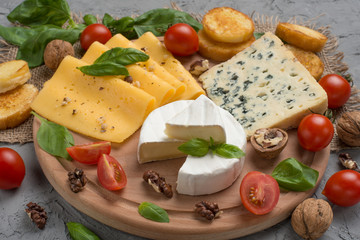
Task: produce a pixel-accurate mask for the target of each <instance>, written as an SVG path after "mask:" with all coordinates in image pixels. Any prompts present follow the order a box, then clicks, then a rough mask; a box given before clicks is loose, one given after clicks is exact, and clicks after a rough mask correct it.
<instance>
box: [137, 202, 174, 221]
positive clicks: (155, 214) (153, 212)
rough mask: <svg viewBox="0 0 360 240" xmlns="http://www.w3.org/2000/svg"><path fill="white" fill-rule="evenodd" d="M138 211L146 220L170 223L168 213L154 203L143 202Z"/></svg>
mask: <svg viewBox="0 0 360 240" xmlns="http://www.w3.org/2000/svg"><path fill="white" fill-rule="evenodd" d="M138 211H139V213H140V215H141V216H143V217H144V218H146V219H150V220H152V221H155V222H169V221H170V220H169V216H168V214H167V212H166V211H165V210H164V209H162V208H161V207H159V206H157V205H155V204H153V203H149V202H142V203H141V204H140V205H139V208H138Z"/></svg>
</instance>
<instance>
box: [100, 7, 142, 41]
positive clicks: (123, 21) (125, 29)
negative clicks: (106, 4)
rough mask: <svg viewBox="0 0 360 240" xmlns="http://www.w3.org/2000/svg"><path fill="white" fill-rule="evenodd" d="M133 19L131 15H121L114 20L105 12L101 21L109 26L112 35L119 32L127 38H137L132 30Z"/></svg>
mask: <svg viewBox="0 0 360 240" xmlns="http://www.w3.org/2000/svg"><path fill="white" fill-rule="evenodd" d="M134 22H135V21H134V19H133V18H132V17H123V18H120V19H119V20H115V19H114V18H113V17H111V16H110V15H109V14H107V13H105V15H104V18H103V21H102V23H103V24H104V25H105V26H106V27H107V28H109V30H110V31H111V33H112V35H115V34H117V33H121V34H122V35H124V36H125V37H126V38H128V39H133V38H137V35H136V33H135V31H134Z"/></svg>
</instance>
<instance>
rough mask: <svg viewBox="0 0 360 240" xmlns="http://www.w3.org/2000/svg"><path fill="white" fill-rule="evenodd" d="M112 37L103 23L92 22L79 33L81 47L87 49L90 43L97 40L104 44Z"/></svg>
mask: <svg viewBox="0 0 360 240" xmlns="http://www.w3.org/2000/svg"><path fill="white" fill-rule="evenodd" d="M111 37H112V35H111V32H110V30H109V29H108V28H107V27H106V26H105V25H103V24H100V23H94V24H90V25H89V26H87V27H86V28H85V29H84V31H83V32H82V33H81V35H80V44H81V47H82V48H83V49H85V50H87V49H88V48H89V47H90V45H91V44H92V43H93V42H95V41H98V42H100V43H103V44H105V43H106V42H107V41H108V40H109V39H110V38H111Z"/></svg>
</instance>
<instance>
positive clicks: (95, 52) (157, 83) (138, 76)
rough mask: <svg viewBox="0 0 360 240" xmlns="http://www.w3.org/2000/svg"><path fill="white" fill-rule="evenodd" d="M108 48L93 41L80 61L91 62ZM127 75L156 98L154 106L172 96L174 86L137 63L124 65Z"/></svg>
mask: <svg viewBox="0 0 360 240" xmlns="http://www.w3.org/2000/svg"><path fill="white" fill-rule="evenodd" d="M109 49H110V48H108V47H107V46H105V45H103V44H101V43H99V42H94V43H93V44H92V45H91V46H90V47H89V49H88V50H87V51H86V53H85V54H84V56H83V58H82V59H81V60H82V61H84V62H86V63H89V64H92V63H93V62H94V61H95V60H96V59H97V58H98V57H100V55H101V54H103V53H104V52H106V51H108V50H109ZM126 68H127V70H128V71H129V75H130V76H131V77H132V79H133V83H132V84H133V85H134V86H136V87H138V88H140V89H142V90H144V91H145V92H147V93H149V94H151V95H152V96H154V97H155V99H156V104H155V105H156V106H157V107H158V106H161V105H164V104H165V103H168V102H169V101H170V99H172V98H173V96H174V94H175V88H174V87H172V86H171V85H170V84H168V83H166V82H165V81H163V80H161V79H159V78H158V77H157V76H156V75H154V74H152V73H150V72H148V71H146V70H145V69H143V68H141V67H140V66H139V65H137V64H131V65H128V66H126Z"/></svg>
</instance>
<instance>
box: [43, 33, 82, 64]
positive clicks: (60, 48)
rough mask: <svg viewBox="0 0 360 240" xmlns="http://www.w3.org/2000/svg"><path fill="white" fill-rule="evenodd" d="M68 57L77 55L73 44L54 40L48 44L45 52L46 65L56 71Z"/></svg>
mask: <svg viewBox="0 0 360 240" xmlns="http://www.w3.org/2000/svg"><path fill="white" fill-rule="evenodd" d="M67 55H70V56H74V55H75V52H74V48H73V46H72V45H71V43H69V42H66V41H63V40H53V41H51V42H49V43H48V45H47V46H46V48H45V51H44V62H45V65H46V66H47V67H48V68H50V69H52V70H54V71H55V70H56V69H57V68H58V66H59V65H60V63H61V61H62V60H63V59H64V57H66V56H67Z"/></svg>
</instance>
